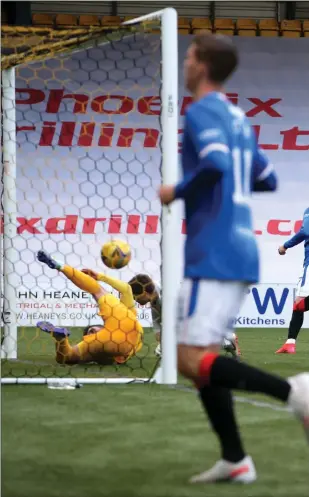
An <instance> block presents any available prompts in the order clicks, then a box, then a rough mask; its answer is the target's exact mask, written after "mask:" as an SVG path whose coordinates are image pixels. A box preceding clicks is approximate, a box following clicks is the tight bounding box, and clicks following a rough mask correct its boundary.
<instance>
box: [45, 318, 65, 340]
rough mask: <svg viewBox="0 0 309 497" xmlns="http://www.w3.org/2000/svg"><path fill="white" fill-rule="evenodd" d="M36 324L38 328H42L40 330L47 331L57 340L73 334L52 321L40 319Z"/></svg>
mask: <svg viewBox="0 0 309 497" xmlns="http://www.w3.org/2000/svg"><path fill="white" fill-rule="evenodd" d="M36 325H37V327H38V328H40V330H42V331H45V333H49V334H50V335H52V336H53V337H54V338H55V339H56V340H57V339H58V340H59V339H62V338H66V337H68V336H70V334H71V332H70V331H69V330H68V329H67V328H60V327H58V326H54V325H53V324H52V323H49V322H48V321H39V322H38V323H37V324H36Z"/></svg>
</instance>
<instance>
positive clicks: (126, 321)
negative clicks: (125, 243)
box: [37, 250, 144, 364]
mask: <svg viewBox="0 0 309 497" xmlns="http://www.w3.org/2000/svg"><path fill="white" fill-rule="evenodd" d="M37 258H38V260H39V261H40V262H43V263H44V264H47V266H48V267H50V268H51V269H56V270H58V271H60V272H61V273H63V274H64V275H65V276H66V277H67V278H68V279H69V280H71V281H72V283H74V284H75V285H76V286H77V287H78V288H80V289H81V290H83V291H85V292H88V293H90V294H91V295H92V296H93V298H94V299H95V300H96V302H97V303H98V307H99V312H98V314H99V316H101V317H102V320H103V323H104V325H102V327H98V326H93V327H91V328H90V329H89V330H88V333H87V334H85V335H84V337H83V340H82V341H81V342H80V343H78V344H77V345H75V346H73V347H72V346H71V345H70V343H69V341H68V335H69V332H68V331H67V330H66V329H65V328H55V327H54V326H53V325H52V324H50V323H44V322H43V323H38V326H39V327H40V328H41V329H42V330H43V331H46V332H48V333H51V334H52V335H53V337H54V339H55V341H56V360H57V362H58V363H60V364H78V363H85V362H98V363H105V362H108V359H113V360H114V361H115V362H117V363H124V362H126V361H127V360H128V359H130V357H132V356H133V355H135V354H136V352H138V351H139V350H140V349H141V348H142V343H143V342H142V340H143V334H144V332H143V328H142V326H141V324H140V323H139V322H138V320H137V314H136V309H135V302H134V298H133V293H132V289H131V286H130V285H129V284H128V283H125V282H123V281H120V280H117V279H115V278H112V277H110V276H106V275H104V274H102V273H94V274H96V276H97V277H96V278H93V277H91V276H90V275H89V273H90V274H91V271H90V270H87V269H85V270H83V271H79V270H78V269H75V268H73V267H71V266H68V265H66V264H62V263H60V262H58V261H56V260H55V259H53V258H52V257H51V256H50V255H49V254H47V253H46V252H44V251H42V250H41V251H39V252H38V254H37ZM98 281H103V282H104V283H107V284H108V285H110V286H111V287H112V288H114V289H115V290H117V291H118V292H119V294H120V298H117V297H115V296H114V295H112V294H111V293H109V292H107V291H106V290H105V289H104V288H102V287H101V285H99V283H98ZM106 360H107V361H106Z"/></svg>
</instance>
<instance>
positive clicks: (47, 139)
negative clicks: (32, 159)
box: [39, 121, 57, 147]
mask: <svg viewBox="0 0 309 497" xmlns="http://www.w3.org/2000/svg"><path fill="white" fill-rule="evenodd" d="M56 124H57V123H56V122H49V121H44V122H43V126H42V132H41V137H40V141H39V146H40V147H50V146H51V145H52V143H53V139H54V136H55V131H56Z"/></svg>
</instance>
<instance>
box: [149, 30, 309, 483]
mask: <svg viewBox="0 0 309 497" xmlns="http://www.w3.org/2000/svg"><path fill="white" fill-rule="evenodd" d="M237 59H238V56H237V52H236V49H235V47H234V46H233V44H232V41H230V39H228V38H226V37H223V36H219V35H210V36H208V35H204V34H200V35H198V36H197V37H195V38H194V39H193V42H192V44H191V46H190V47H189V49H188V51H187V54H186V59H185V63H184V73H185V80H186V85H187V88H188V90H189V91H190V92H191V93H192V96H193V103H192V105H191V106H190V107H188V109H187V111H186V116H185V126H184V137H183V149H182V167H183V180H182V181H181V182H180V183H178V184H177V185H164V186H162V187H161V188H160V192H159V196H160V199H161V202H162V203H163V204H165V205H168V204H170V203H171V202H173V201H174V200H175V199H183V200H184V203H185V212H186V225H187V240H186V246H185V272H184V281H183V284H182V288H181V292H180V298H179V316H178V368H179V372H180V373H182V374H183V375H185V376H186V377H187V378H189V379H191V380H192V381H193V382H194V384H195V385H196V387H197V388H198V389H199V393H200V398H201V401H202V404H203V406H204V408H205V411H206V412H207V414H208V417H209V419H210V421H211V424H212V427H213V429H214V431H215V432H216V434H217V436H218V438H219V441H220V445H221V450H222V458H221V459H220V460H219V461H218V462H217V463H216V464H215V466H214V467H212V468H211V469H210V470H209V471H206V472H204V473H201V474H200V475H197V476H195V477H193V478H192V479H191V482H192V483H197V482H217V481H222V480H227V481H238V482H242V483H250V482H253V481H254V480H255V479H256V471H255V467H254V463H253V461H252V459H251V457H249V456H248V455H247V454H246V452H245V450H244V448H243V444H242V440H241V437H240V434H239V431H238V427H237V423H236V420H235V414H234V408H233V399H232V394H231V391H232V390H245V391H249V392H261V393H264V394H268V395H271V396H273V397H275V398H277V399H280V400H281V401H283V402H284V403H286V404H288V405H289V406H290V407H291V408H292V410H293V411H294V412H295V414H296V415H297V416H298V417H299V418H300V420H301V421H302V423H303V426H304V427H305V429H306V432H308V439H309V375H308V374H305V373H304V374H302V375H298V376H295V377H293V378H289V380H287V381H286V380H285V379H283V378H279V377H276V376H273V375H271V374H268V373H266V372H263V371H260V370H259V369H256V368H253V367H251V366H249V365H246V364H245V363H243V362H238V361H235V360H233V359H232V358H229V357H226V356H220V355H219V351H220V346H221V343H222V340H223V339H224V338H225V337H226V336H229V335H230V333H231V332H232V331H233V323H234V320H235V318H236V316H237V314H238V312H239V309H240V306H241V304H242V302H243V299H244V297H245V295H246V293H247V290H248V285H250V284H251V283H256V282H257V281H258V279H259V255H258V249H257V243H256V239H255V236H254V234H253V228H252V220H251V209H250V207H249V197H250V194H251V192H252V191H256V192H263V191H273V190H275V189H276V185H277V180H276V176H275V173H274V170H273V167H272V165H271V164H270V163H269V162H268V160H267V158H266V156H265V155H264V153H262V152H261V151H260V150H259V148H258V146H257V143H256V138H255V136H254V133H253V130H252V128H251V126H250V124H249V122H248V120H247V118H246V116H245V114H244V113H243V111H242V110H241V109H240V108H238V107H236V106H234V105H232V104H231V103H230V102H229V101H228V99H227V98H226V96H225V95H224V93H223V84H224V82H225V81H226V80H227V78H228V77H229V76H230V75H231V74H232V73H233V71H234V70H235V68H236V66H237Z"/></svg>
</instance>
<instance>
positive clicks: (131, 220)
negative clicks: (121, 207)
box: [127, 214, 141, 235]
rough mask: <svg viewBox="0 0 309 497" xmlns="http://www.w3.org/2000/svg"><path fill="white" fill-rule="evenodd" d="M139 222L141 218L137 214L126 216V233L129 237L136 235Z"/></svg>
mask: <svg viewBox="0 0 309 497" xmlns="http://www.w3.org/2000/svg"><path fill="white" fill-rule="evenodd" d="M140 222H141V216H139V215H138V214H130V215H129V216H128V224H127V233H129V234H130V235H136V234H138V232H139V225H140Z"/></svg>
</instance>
